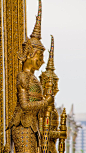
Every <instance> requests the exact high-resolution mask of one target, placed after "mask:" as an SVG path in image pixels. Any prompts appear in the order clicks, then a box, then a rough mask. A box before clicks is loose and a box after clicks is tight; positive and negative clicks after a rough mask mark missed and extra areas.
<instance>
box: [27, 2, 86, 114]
mask: <svg viewBox="0 0 86 153" xmlns="http://www.w3.org/2000/svg"><path fill="white" fill-rule="evenodd" d="M26 4H27V35H28V37H29V36H30V34H31V33H32V31H33V28H34V25H35V21H36V15H37V12H38V1H37V0H27V1H26ZM41 24H42V32H41V37H42V40H41V41H42V43H43V45H44V46H45V48H46V51H45V52H44V61H45V64H44V65H43V66H42V67H41V68H40V70H39V71H38V72H36V73H35V75H36V76H37V77H38V76H39V75H40V74H41V71H45V68H46V64H47V61H48V57H49V54H48V50H49V49H50V45H51V37H50V35H51V34H52V35H53V36H54V46H55V47H54V64H55V69H56V70H55V73H56V74H57V76H58V77H59V85H58V87H59V92H58V93H57V96H56V97H55V106H56V107H61V106H62V104H63V105H64V107H65V108H66V112H67V113H69V112H70V109H71V105H72V104H74V113H75V114H77V113H86V1H85V0H42V23H41Z"/></svg>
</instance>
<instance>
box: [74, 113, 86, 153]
mask: <svg viewBox="0 0 86 153" xmlns="http://www.w3.org/2000/svg"><path fill="white" fill-rule="evenodd" d="M75 120H76V122H77V123H78V124H81V126H82V128H81V129H79V131H78V135H77V138H76V153H86V113H80V114H76V115H75Z"/></svg>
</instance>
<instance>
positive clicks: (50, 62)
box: [46, 35, 55, 70]
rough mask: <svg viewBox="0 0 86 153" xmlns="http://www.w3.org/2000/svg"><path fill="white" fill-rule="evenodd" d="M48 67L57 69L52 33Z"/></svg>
mask: <svg viewBox="0 0 86 153" xmlns="http://www.w3.org/2000/svg"><path fill="white" fill-rule="evenodd" d="M46 69H52V70H55V68H54V37H53V36H52V35H51V48H50V51H49V60H48V63H47V67H46Z"/></svg>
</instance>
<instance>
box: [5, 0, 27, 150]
mask: <svg viewBox="0 0 86 153" xmlns="http://www.w3.org/2000/svg"><path fill="white" fill-rule="evenodd" d="M3 8H4V11H3V17H4V23H3V28H4V53H5V89H6V90H5V99H6V101H5V106H4V108H6V120H5V122H6V127H5V129H6V128H7V127H8V123H9V122H10V120H11V118H12V115H13V112H14V109H15V106H16V102H17V89H16V77H17V74H18V72H19V71H21V70H22V63H21V62H20V60H18V54H19V50H20V49H21V48H22V43H23V42H24V41H25V39H26V37H27V35H26V33H27V28H26V10H25V9H26V0H15V1H13V0H3ZM10 134H11V133H10V130H7V131H6V143H7V144H8V148H9V150H10V147H11V143H10V141H11V138H10Z"/></svg>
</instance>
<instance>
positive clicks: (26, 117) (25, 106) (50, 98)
mask: <svg viewBox="0 0 86 153" xmlns="http://www.w3.org/2000/svg"><path fill="white" fill-rule="evenodd" d="M41 14H42V6H41V0H39V9H38V15H37V17H36V24H35V27H34V29H33V32H32V34H31V35H30V38H27V40H26V41H25V42H24V43H23V44H22V49H20V50H19V53H18V59H19V60H20V61H22V71H20V72H19V73H18V74H17V81H16V87H17V104H16V107H15V110H14V112H13V115H11V116H12V117H11V119H10V118H9V120H10V122H9V124H8V126H7V125H6V127H7V128H6V132H7V131H9V130H10V131H11V132H10V131H9V132H8V133H7V135H8V136H9V137H8V138H9V141H10V133H11V136H12V139H13V142H14V146H15V152H16V153H57V151H56V147H55V144H56V140H57V139H58V138H59V153H64V151H65V139H66V137H67V132H66V131H67V128H66V117H67V115H66V112H65V109H63V112H62V114H61V122H60V124H61V126H60V127H59V128H58V112H57V111H56V109H55V106H54V97H55V95H56V93H57V92H58V91H59V90H58V80H59V79H58V77H57V76H56V74H55V73H54V70H55V68H54V60H53V59H54V38H53V36H52V35H51V50H50V51H49V60H48V64H47V67H46V71H45V72H42V75H41V76H40V82H39V81H38V79H37V78H36V77H35V75H34V72H35V70H39V68H40V67H41V65H42V64H43V63H44V61H43V52H44V50H45V47H44V46H43V45H42V43H41V41H40V39H41ZM20 63H21V62H20ZM20 68H21V64H20ZM11 112H12V111H11ZM9 141H8V142H9ZM9 148H10V145H9V147H8V143H6V145H5V147H4V151H3V153H9V152H10V151H11V149H9Z"/></svg>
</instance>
